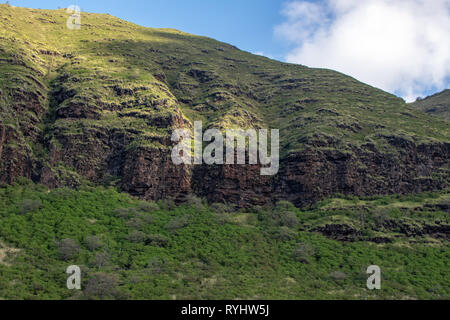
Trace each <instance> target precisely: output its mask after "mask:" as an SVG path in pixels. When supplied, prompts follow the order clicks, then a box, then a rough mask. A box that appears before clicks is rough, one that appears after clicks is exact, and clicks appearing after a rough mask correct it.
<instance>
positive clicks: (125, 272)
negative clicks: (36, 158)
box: [0, 181, 450, 299]
mask: <svg viewBox="0 0 450 320" xmlns="http://www.w3.org/2000/svg"><path fill="white" fill-rule="evenodd" d="M446 201H447V203H448V197H447V193H446V192H440V193H427V194H420V195H412V196H385V197H372V198H355V197H344V196H342V197H337V198H334V199H328V200H324V201H322V202H320V203H318V204H317V205H316V206H315V207H313V208H310V209H308V210H300V209H298V208H295V207H294V206H293V205H292V204H290V203H288V202H284V201H282V202H280V203H278V204H276V205H275V206H272V207H265V208H252V209H249V210H243V209H240V210H236V208H233V207H232V206H228V205H225V204H212V205H208V204H206V203H205V201H202V200H199V199H196V198H195V197H194V196H191V197H190V198H189V199H188V201H187V202H186V203H185V204H179V205H177V204H175V203H174V202H173V201H160V202H156V203H155V202H143V201H140V200H137V199H135V198H132V197H131V196H129V195H127V194H123V193H119V192H118V191H117V190H115V189H114V188H104V187H95V188H94V187H82V188H80V189H79V190H70V189H56V190H51V191H49V190H48V189H47V188H46V187H43V186H40V185H35V184H32V183H29V182H26V181H22V182H21V183H17V184H16V185H15V186H2V187H1V188H0V242H1V244H2V245H1V246H0V250H3V252H5V254H3V255H0V257H1V258H0V298H1V299H366V298H367V299H448V298H450V289H449V283H450V275H449V270H448V263H449V261H450V259H449V258H450V250H449V243H448V241H447V240H446V238H445V237H444V238H433V237H431V236H429V235H426V234H422V235H417V236H414V235H413V236H411V235H410V236H407V235H402V234H401V233H400V231H396V230H387V229H386V230H384V229H382V228H381V227H380V229H377V223H380V224H382V225H384V224H383V223H384V222H383V221H391V220H392V219H397V221H409V222H411V224H412V225H415V226H416V227H420V226H421V224H422V226H424V225H427V224H436V223H437V222H438V223H439V224H440V225H442V224H448V213H446V212H445V211H443V210H441V209H438V208H442V206H440V205H441V204H442V203H444V204H445V203H446ZM436 206H437V207H436ZM418 208H419V209H420V210H418ZM444 208H445V207H444ZM402 219H403V220H402ZM405 219H406V220H405ZM408 219H409V220H408ZM405 223H406V222H405ZM326 225H338V226H340V225H346V226H348V228H354V230H357V232H356V233H355V234H360V235H362V236H361V237H359V238H355V239H354V240H353V241H342V240H339V239H335V238H333V234H331V235H330V234H326V233H324V232H318V231H317V230H320V227H323V226H326ZM352 230H353V229H352ZM374 230H384V231H383V232H384V233H383V232H382V231H374ZM369 231H371V232H372V233H374V234H375V235H378V236H379V237H381V236H383V237H388V238H389V237H390V238H391V239H392V241H389V242H386V243H376V242H374V241H371V240H370V239H371V237H373V236H374V234H371V235H369V236H365V234H366V233H370V232H369ZM2 248H14V250H13V251H9V253H6V251H5V249H2ZM69 265H78V266H80V268H81V270H82V290H80V291H77V290H75V291H73V290H68V289H67V288H66V280H67V274H66V268H67V267H68V266H69ZM369 265H379V266H380V267H381V270H382V289H381V290H375V291H370V290H368V289H367V288H366V280H367V278H368V275H367V274H366V273H365V272H366V269H367V267H368V266H369Z"/></svg>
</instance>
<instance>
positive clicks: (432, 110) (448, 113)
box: [411, 89, 450, 120]
mask: <svg viewBox="0 0 450 320" xmlns="http://www.w3.org/2000/svg"><path fill="white" fill-rule="evenodd" d="M411 105H412V106H413V107H416V108H417V109H419V110H421V111H423V112H426V113H428V114H432V115H436V116H439V117H442V118H444V119H446V120H450V89H447V90H444V91H442V92H439V93H436V94H434V95H432V96H429V97H426V98H425V99H421V100H418V101H416V102H414V103H412V104H411Z"/></svg>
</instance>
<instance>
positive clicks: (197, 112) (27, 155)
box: [0, 5, 450, 206]
mask: <svg viewBox="0 0 450 320" xmlns="http://www.w3.org/2000/svg"><path fill="white" fill-rule="evenodd" d="M68 16H69V15H68V14H67V13H66V11H65V10H55V11H50V10H33V9H24V8H13V7H8V6H5V5H2V6H0V159H1V162H0V182H6V183H14V182H15V181H16V180H17V179H18V178H19V177H26V178H31V179H32V180H33V181H35V182H40V183H43V184H45V185H47V186H49V187H60V186H70V187H77V186H80V185H82V184H84V183H86V182H92V183H95V184H104V185H118V186H119V187H120V188H121V189H122V190H123V191H126V192H128V193H130V194H132V195H135V196H139V197H141V198H143V199H161V198H167V197H171V198H175V199H182V198H185V197H186V195H188V194H190V193H195V194H197V195H199V196H202V197H206V198H208V199H209V200H210V201H212V202H231V203H236V204H239V205H241V206H250V205H255V204H264V203H266V202H270V201H276V200H280V199H286V200H289V201H292V202H293V203H295V204H296V205H304V204H309V203H312V202H315V201H317V200H319V199H321V198H323V197H326V196H328V195H331V194H335V193H343V194H355V195H361V196H362V195H372V194H389V193H408V192H420V191H427V190H433V189H443V188H444V187H446V186H447V185H448V180H449V167H448V154H449V149H450V143H449V141H450V134H449V124H448V122H445V121H443V120H442V121H440V120H439V119H436V118H435V117H432V116H424V115H423V113H422V112H418V111H416V110H415V108H414V107H412V106H409V105H407V104H405V103H404V102H403V100H401V99H399V98H397V97H395V96H393V95H390V94H388V93H385V92H383V91H381V90H378V89H375V88H373V87H370V86H368V85H365V84H363V83H360V82H358V81H356V80H355V79H352V78H350V77H348V76H345V75H343V74H340V73H337V72H334V71H331V70H322V69H312V68H307V67H305V66H299V65H292V64H286V63H281V62H277V61H273V60H270V59H267V58H265V57H261V56H255V55H252V54H249V53H247V52H243V51H240V50H238V49H237V48H235V47H233V46H231V45H228V44H225V43H221V42H218V41H215V40H212V39H209V38H205V37H199V36H195V35H190V34H186V33H183V32H180V31H176V30H171V29H149V28H144V27H140V26H137V25H134V24H132V23H129V22H125V21H123V20H120V19H117V18H114V17H112V16H109V15H100V14H90V13H84V12H83V13H82V27H81V30H70V29H68V28H67V27H66V21H67V18H68ZM197 120H202V121H203V122H204V128H205V129H206V128H208V127H219V128H233V127H240V128H269V129H270V128H273V129H280V138H281V142H280V144H281V145H280V150H281V167H280V172H279V173H278V175H276V176H273V177H267V176H266V177H263V176H260V174H259V170H258V169H259V168H258V166H255V165H253V166H242V165H235V166H231V165H226V166H207V165H201V166H187V165H182V166H175V165H174V164H173V163H172V161H171V159H170V150H171V147H172V143H171V141H170V135H171V132H172V131H173V129H176V128H191V127H192V124H193V122H194V121H197Z"/></svg>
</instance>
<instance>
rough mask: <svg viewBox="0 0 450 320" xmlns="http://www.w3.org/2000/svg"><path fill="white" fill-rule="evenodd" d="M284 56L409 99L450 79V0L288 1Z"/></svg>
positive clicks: (282, 28)
mask: <svg viewBox="0 0 450 320" xmlns="http://www.w3.org/2000/svg"><path fill="white" fill-rule="evenodd" d="M282 14H283V15H284V16H285V22H284V23H283V24H281V25H278V26H276V27H275V34H276V35H277V36H279V37H282V38H283V39H286V40H287V41H289V42H290V43H292V44H294V49H293V50H291V51H290V52H289V53H288V55H287V56H286V60H287V61H288V62H292V63H299V64H304V65H308V66H311V67H322V68H330V69H334V70H338V71H341V72H344V73H346V74H349V75H351V76H353V77H355V78H357V79H358V80H361V81H363V82H366V83H368V84H370V85H373V86H376V87H379V88H381V89H383V90H386V91H389V92H398V93H399V94H400V95H402V96H403V97H404V98H405V99H406V100H407V101H411V100H415V98H416V97H417V96H419V95H423V94H424V92H426V91H427V90H429V89H431V88H435V89H438V90H441V89H444V88H445V86H446V85H448V83H446V79H449V78H450V0H323V1H321V2H318V3H317V2H316V3H313V2H306V1H290V2H287V3H285V5H284V8H283V10H282Z"/></svg>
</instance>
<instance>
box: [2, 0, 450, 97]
mask: <svg viewBox="0 0 450 320" xmlns="http://www.w3.org/2000/svg"><path fill="white" fill-rule="evenodd" d="M9 2H10V3H11V4H12V5H15V6H21V7H30V8H41V9H56V8H59V7H60V8H65V7H68V6H70V5H77V6H79V7H80V8H81V9H82V11H87V12H96V13H109V14H111V15H114V16H117V17H120V18H122V19H125V20H128V21H132V22H134V23H137V24H139V25H143V26H147V27H155V28H175V29H179V30H182V31H185V32H189V33H193V34H198V35H204V36H208V37H211V38H214V39H217V40H220V41H224V42H227V43H230V44H233V45H235V46H237V47H239V48H240V49H242V50H245V51H249V52H252V53H259V54H264V55H266V56H268V57H271V58H274V59H277V60H281V61H287V62H291V63H299V64H304V65H308V66H312V67H321V68H329V69H334V70H337V71H340V72H343V73H345V74H349V75H351V76H353V77H355V78H357V79H358V80H360V81H363V82H365V83H368V84H370V85H373V86H375V87H378V88H381V89H383V90H386V91H389V92H392V93H394V94H397V95H398V96H401V97H403V98H405V100H407V101H413V100H415V98H416V97H418V96H426V95H429V94H432V93H435V92H437V91H441V90H443V89H445V88H449V87H450V41H448V39H449V38H450V0H432V1H431V0H430V1H423V0H402V1H398V0H224V1H220V0H128V1H115V0H109V1H107V0H95V1H93V0H69V1H62V0H39V1H36V0H10V1H9Z"/></svg>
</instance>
